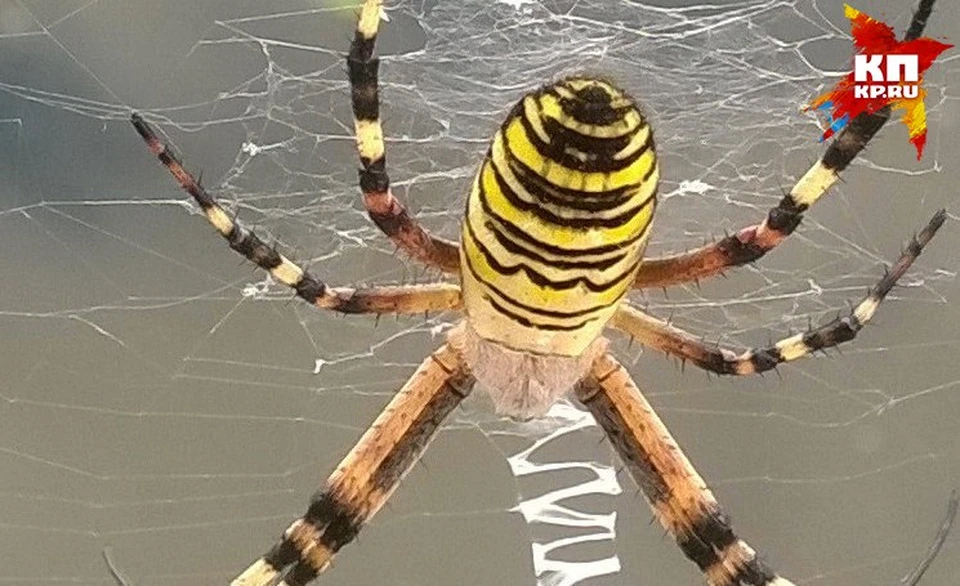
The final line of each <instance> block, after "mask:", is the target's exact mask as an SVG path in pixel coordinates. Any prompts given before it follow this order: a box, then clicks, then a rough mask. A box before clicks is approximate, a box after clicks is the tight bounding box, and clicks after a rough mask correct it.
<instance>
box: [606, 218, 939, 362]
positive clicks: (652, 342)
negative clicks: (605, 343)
mask: <svg viewBox="0 0 960 586" xmlns="http://www.w3.org/2000/svg"><path fill="white" fill-rule="evenodd" d="M945 220H946V212H945V211H944V210H940V211H939V212H937V213H936V214H935V215H934V216H933V218H932V219H931V220H930V222H929V223H928V224H927V225H926V227H925V228H924V229H923V230H921V231H920V233H919V234H917V235H916V236H915V237H914V238H913V239H912V240H911V241H910V244H908V245H907V247H906V250H904V251H903V254H902V255H901V256H900V258H899V259H897V261H896V262H895V263H894V264H893V266H892V267H891V268H890V269H889V270H888V271H887V272H886V274H884V276H883V278H881V279H880V281H878V282H877V284H876V285H874V286H873V287H871V288H870V291H869V292H868V293H867V296H866V297H865V298H864V299H863V300H862V301H861V302H860V303H859V304H858V305H857V306H856V307H854V308H853V310H852V311H850V312H849V313H848V314H847V315H843V316H840V317H837V318H836V319H833V320H832V321H830V322H829V323H826V324H824V325H822V326H820V327H817V328H813V329H811V330H810V331H808V332H805V333H802V334H797V335H795V336H791V337H789V338H785V339H783V340H781V341H779V342H777V343H776V344H774V345H772V346H770V347H768V348H758V349H753V350H748V351H746V352H743V353H742V354H736V353H735V352H733V351H731V350H727V349H725V348H718V347H713V346H708V345H706V344H704V343H703V342H701V341H700V340H698V339H697V338H696V337H694V336H692V335H691V334H688V333H687V332H684V331H683V330H680V329H678V328H676V327H674V326H672V325H670V324H669V323H667V322H665V321H663V320H660V319H657V318H655V317H653V316H650V315H647V314H646V313H644V312H642V311H640V310H639V309H636V308H634V307H631V306H629V305H621V306H620V308H619V309H618V310H617V313H616V314H614V316H613V319H612V320H611V322H610V325H611V327H613V328H616V329H618V330H621V331H623V332H625V333H626V334H628V335H630V336H631V337H632V338H633V339H634V340H635V341H637V342H639V343H641V344H643V345H645V346H647V347H649V348H653V349H656V350H660V351H663V352H665V353H667V354H669V355H672V356H676V357H677V358H680V359H681V360H684V361H687V360H689V361H690V362H691V363H693V364H695V365H696V366H699V367H700V368H703V369H705V370H709V371H711V372H714V373H716V374H736V375H747V374H756V373H760V372H764V371H767V370H770V369H772V368H775V367H776V366H777V365H778V364H781V363H783V362H789V361H792V360H797V359H798V358H801V357H803V356H806V355H808V354H811V353H813V352H816V351H817V350H824V349H826V348H830V347H833V346H836V345H838V344H841V343H843V342H847V341H850V340H852V339H853V338H854V337H856V335H857V333H858V332H859V331H860V330H861V329H862V328H863V326H864V325H865V324H866V323H867V322H868V321H870V318H872V317H873V315H874V313H876V311H877V307H879V305H880V303H881V302H882V301H883V299H884V298H885V297H886V296H887V293H889V292H890V290H891V289H892V288H893V286H894V285H895V284H896V283H897V281H898V280H899V279H900V277H902V276H903V275H904V273H906V272H907V270H908V269H909V268H910V265H912V264H913V261H915V260H916V259H917V257H918V256H920V253H921V252H923V248H924V246H926V245H927V243H929V242H930V240H931V239H932V238H933V237H934V235H935V234H936V233H937V230H939V229H940V226H942V225H943V222H944V221H945Z"/></svg>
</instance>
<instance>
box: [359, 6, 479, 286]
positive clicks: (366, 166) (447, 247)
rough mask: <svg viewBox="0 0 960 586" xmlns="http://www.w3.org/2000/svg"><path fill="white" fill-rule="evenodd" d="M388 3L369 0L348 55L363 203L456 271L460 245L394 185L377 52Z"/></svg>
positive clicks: (419, 252)
mask: <svg viewBox="0 0 960 586" xmlns="http://www.w3.org/2000/svg"><path fill="white" fill-rule="evenodd" d="M382 4H383V2H382V0H366V2H364V5H363V9H362V10H361V12H360V19H359V21H358V23H357V31H356V34H355V36H354V38H353V42H352V43H350V53H349V54H348V55H347V69H348V71H349V75H350V87H351V102H352V105H353V117H354V124H355V129H356V135H357V152H358V154H359V156H360V165H361V169H360V190H361V191H362V192H363V205H364V206H365V207H366V208H367V213H368V214H369V215H370V219H371V220H373V223H374V224H376V225H377V227H379V228H380V230H381V231H382V232H383V233H384V234H386V235H387V236H388V237H389V238H390V240H392V241H393V243H394V244H395V245H397V247H399V248H400V249H402V250H404V251H405V252H406V253H407V254H409V255H410V256H412V257H413V258H415V259H417V260H419V261H420V262H422V263H424V264H426V265H428V266H432V267H436V268H439V269H441V270H442V271H444V272H447V273H456V272H458V271H459V267H460V256H459V254H460V253H459V247H458V246H457V245H456V244H455V243H453V242H448V241H446V240H443V239H441V238H437V237H435V236H433V235H431V234H430V233H429V232H427V231H426V229H424V228H423V227H422V226H421V225H420V224H419V223H418V222H417V221H416V220H415V219H414V218H413V217H411V216H410V214H409V213H407V210H406V208H405V207H404V206H403V204H401V203H400V201H399V200H398V199H397V198H396V197H394V196H393V193H391V191H390V178H389V177H388V176H387V165H386V154H385V148H384V144H383V128H382V127H381V126H380V93H379V91H380V90H379V87H378V82H377V72H378V69H379V65H380V60H379V59H378V58H377V57H375V56H374V54H373V51H374V45H375V43H376V40H377V29H378V28H379V25H380V9H381V5H382Z"/></svg>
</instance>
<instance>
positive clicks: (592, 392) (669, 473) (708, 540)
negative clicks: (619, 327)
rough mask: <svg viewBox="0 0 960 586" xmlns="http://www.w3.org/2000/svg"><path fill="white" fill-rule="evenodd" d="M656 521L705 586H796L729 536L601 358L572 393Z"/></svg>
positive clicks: (645, 409) (687, 470)
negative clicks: (701, 576) (597, 426)
mask: <svg viewBox="0 0 960 586" xmlns="http://www.w3.org/2000/svg"><path fill="white" fill-rule="evenodd" d="M576 394H577V398H578V399H579V400H580V401H581V402H582V403H583V404H584V405H585V406H586V407H587V408H588V409H589V410H590V412H591V413H592V414H593V416H594V418H595V419H596V420H597V423H599V424H600V426H601V427H602V428H603V430H604V431H605V432H606V434H607V437H608V438H609V439H610V442H611V443H612V444H613V447H614V449H616V451H617V453H618V454H619V456H620V458H621V460H622V461H623V463H624V465H625V466H626V468H627V469H628V470H629V471H630V475H631V476H633V479H634V480H635V481H636V483H637V485H638V486H639V487H640V489H641V490H642V491H643V494H644V496H645V497H646V499H647V502H648V503H649V504H650V508H651V509H653V513H654V515H655V516H656V518H657V520H658V521H659V522H660V524H661V525H663V527H664V528H665V529H666V530H667V531H669V532H670V533H671V535H673V537H674V538H675V539H676V541H677V545H679V546H680V549H681V550H682V551H683V553H684V555H686V556H687V558H689V559H690V560H691V561H693V562H694V563H695V564H697V566H699V567H700V570H701V571H702V572H703V574H704V576H705V577H706V580H707V583H708V584H710V586H740V585H750V586H793V583H792V582H790V581H789V580H786V579H785V578H781V577H780V576H778V575H777V574H776V573H775V572H774V571H773V570H772V569H771V568H769V567H768V566H767V565H766V564H764V563H763V562H762V561H761V560H760V559H759V558H758V557H757V553H756V552H755V551H754V550H753V549H752V548H751V547H750V546H749V545H747V543H746V542H744V541H743V540H741V539H740V538H739V537H737V535H736V534H735V533H734V532H733V529H732V527H731V526H730V519H729V517H727V515H726V513H725V512H724V511H723V509H722V507H721V506H720V504H719V503H718V502H717V499H716V498H715V497H714V495H713V493H712V492H711V491H710V489H709V488H708V487H707V485H706V483H705V482H704V480H703V478H701V477H700V475H699V474H698V473H697V471H696V470H695V469H694V468H693V465H692V464H691V463H690V461H689V460H688V459H687V457H686V456H685V455H684V453H683V451H681V449H680V446H678V445H677V443H676V441H675V440H674V439H673V437H672V436H671V435H670V432H669V431H668V430H667V428H666V426H665V425H664V424H663V422H662V421H661V420H660V417H659V416H658V415H657V414H656V412H655V411H654V410H653V407H651V406H650V404H649V403H648V402H647V400H646V399H645V398H644V397H643V394H642V393H641V392H640V390H639V389H638V388H637V386H636V384H635V383H634V382H633V380H632V379H631V378H630V374H629V373H628V372H627V371H626V369H625V368H624V367H623V366H622V365H621V364H620V363H619V362H617V361H616V359H615V358H613V356H611V355H609V354H606V355H604V356H602V357H600V358H599V359H598V360H597V361H596V362H595V363H594V364H593V366H592V368H591V371H590V373H589V374H588V375H587V376H586V377H585V378H584V379H583V380H582V381H581V382H580V383H578V384H577V386H576Z"/></svg>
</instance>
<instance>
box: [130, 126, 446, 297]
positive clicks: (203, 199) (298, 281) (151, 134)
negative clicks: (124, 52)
mask: <svg viewBox="0 0 960 586" xmlns="http://www.w3.org/2000/svg"><path fill="white" fill-rule="evenodd" d="M132 122H133V126H134V128H136V129H137V132H138V133H139V134H140V136H141V137H143V140H144V141H145V142H146V143H147V146H148V147H149V148H150V151H151V152H153V154H154V155H156V156H157V158H158V159H160V162H161V163H163V165H164V166H165V167H166V168H167V169H168V170H169V171H170V173H172V174H173V176H174V177H175V178H176V179H177V182H179V183H180V187H182V188H183V190H184V191H186V192H187V193H189V194H190V195H191V196H192V197H193V199H194V201H196V202H197V205H199V206H200V209H201V210H202V211H203V213H204V215H205V216H206V218H207V221H208V222H210V224H211V225H212V226H213V227H214V228H215V229H216V230H217V232H219V233H220V235H221V236H223V237H224V238H225V239H226V240H227V242H228V243H229V245H230V248H232V249H234V250H235V251H237V252H239V253H240V254H241V255H243V257H244V258H246V259H247V260H249V261H250V262H252V263H254V264H255V265H257V266H258V267H260V268H262V269H264V270H265V271H267V272H269V273H270V276H272V277H273V278H274V279H275V280H276V281H277V282H279V283H282V284H284V285H286V286H288V287H290V288H291V289H293V290H294V291H296V293H297V296H298V297H300V298H302V299H303V300H304V301H306V302H308V303H312V304H314V305H316V306H317V307H321V308H323V309H330V310H333V311H338V312H341V313H405V314H418V313H424V312H427V311H445V310H448V309H459V308H460V304H461V299H460V288H459V287H457V286H456V285H450V284H446V283H435V284H429V285H406V286H383V287H372V288H369V289H353V288H348V287H329V286H327V284H326V283H324V282H323V281H320V280H319V279H317V278H316V277H314V276H313V275H311V274H310V273H309V272H308V271H306V270H305V269H303V268H301V267H300V266H299V265H297V264H296V263H294V262H293V261H291V260H290V259H288V258H287V257H285V256H284V255H282V254H280V253H279V252H277V250H276V249H275V248H274V247H272V246H270V245H268V244H267V243H266V242H264V241H263V239H262V238H260V237H259V236H258V235H257V234H256V233H255V232H253V231H252V230H248V229H247V228H245V227H244V226H243V224H241V223H240V222H239V221H238V220H236V219H235V218H233V217H231V216H230V214H228V213H227V212H226V211H225V210H224V209H223V207H222V206H221V205H220V204H219V203H218V202H217V200H216V198H215V197H214V196H213V195H211V194H210V193H209V192H208V191H207V190H206V189H204V187H203V186H202V185H200V182H199V181H197V180H196V178H194V176H193V175H192V174H191V173H190V172H189V171H187V170H186V169H185V168H184V167H183V164H182V163H181V162H180V160H179V159H178V158H177V157H176V156H175V155H174V154H173V152H172V151H171V149H170V148H169V147H168V146H167V145H166V144H165V143H164V142H163V141H162V140H161V139H160V137H159V135H158V134H157V132H156V130H154V128H153V127H152V126H151V125H150V124H149V123H147V121H146V120H144V119H143V117H142V116H141V115H140V114H134V115H133V116H132Z"/></svg>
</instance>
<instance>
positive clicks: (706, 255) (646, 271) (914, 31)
mask: <svg viewBox="0 0 960 586" xmlns="http://www.w3.org/2000/svg"><path fill="white" fill-rule="evenodd" d="M933 2H934V0H921V2H920V6H919V7H918V8H917V11H916V12H915V13H914V15H913V19H912V20H911V22H910V28H909V29H908V30H907V33H906V35H905V36H904V39H905V40H914V39H916V38H918V37H919V36H920V35H921V34H923V29H924V27H925V26H926V24H927V19H928V18H929V17H930V13H931V12H932V10H933ZM890 113H891V109H890V107H889V106H888V107H885V108H882V109H880V110H878V111H876V112H874V113H873V114H868V113H866V112H864V113H863V114H860V115H859V116H857V117H856V118H854V119H853V121H851V122H850V124H848V125H847V126H846V127H844V129H843V130H841V131H840V132H839V133H838V134H837V136H836V138H834V140H833V142H831V143H830V146H829V147H828V148H827V152H826V153H824V155H823V157H822V158H821V159H820V160H819V161H818V162H816V163H814V165H813V166H812V167H811V168H810V170H809V171H807V172H806V174H805V175H804V176H803V177H801V178H800V180H799V181H797V183H796V185H794V186H793V189H791V190H790V193H789V194H788V195H787V196H785V197H784V198H783V199H782V200H780V203H779V204H777V206H776V207H774V208H772V209H771V210H770V211H769V212H768V213H767V217H766V219H765V220H764V221H763V222H761V223H759V224H755V225H753V226H748V227H746V228H743V229H742V230H740V231H738V232H737V233H736V234H732V235H729V236H727V237H725V238H723V239H721V240H718V241H717V242H714V243H712V244H708V245H706V246H702V247H700V248H695V249H693V250H691V251H689V252H686V253H683V254H678V255H674V256H667V257H662V258H652V259H649V260H644V261H643V264H642V265H641V266H640V270H639V271H638V272H637V278H636V281H635V282H634V287H637V288H641V289H642V288H647V287H665V286H667V285H676V284H679V283H687V282H690V281H697V280H699V279H702V278H704V277H711V276H714V275H718V274H721V273H722V272H723V271H724V270H726V269H728V268H731V267H737V266H741V265H744V264H747V263H751V262H753V261H756V260H757V259H759V258H760V257H762V256H763V255H765V254H766V253H767V252H769V251H770V250H772V249H773V248H774V247H776V246H777V245H778V244H780V243H781V242H783V241H784V240H785V239H786V238H787V236H789V235H790V234H792V233H793V231H794V230H795V229H796V228H797V226H798V225H799V224H800V221H801V220H802V219H803V213H804V212H805V211H807V209H808V208H809V207H810V206H812V205H813V204H815V203H817V201H818V200H819V199H820V198H821V197H822V196H823V195H824V194H825V193H826V192H827V191H828V190H829V189H830V188H831V187H832V186H833V184H834V183H836V182H837V180H838V179H839V178H840V173H841V172H842V171H843V170H844V169H846V168H847V166H848V165H849V164H850V163H851V162H852V161H853V159H854V158H856V156H857V155H858V154H860V151H862V150H863V149H864V147H866V146H867V143H868V142H870V139H872V138H873V136H874V135H875V134H876V133H877V132H879V130H880V128H882V127H883V125H884V124H885V123H886V122H887V120H889V119H890Z"/></svg>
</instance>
